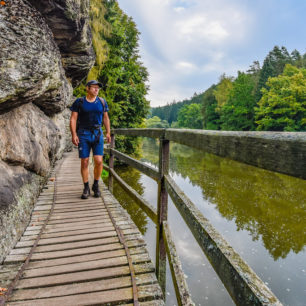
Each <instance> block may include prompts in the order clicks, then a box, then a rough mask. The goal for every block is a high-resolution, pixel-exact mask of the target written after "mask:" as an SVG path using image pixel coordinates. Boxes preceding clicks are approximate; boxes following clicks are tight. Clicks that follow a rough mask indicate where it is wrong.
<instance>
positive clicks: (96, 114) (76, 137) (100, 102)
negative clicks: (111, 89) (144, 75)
mask: <svg viewBox="0 0 306 306" xmlns="http://www.w3.org/2000/svg"><path fill="white" fill-rule="evenodd" d="M100 87H102V84H101V83H99V82H97V81H94V80H93V81H89V82H88V83H87V84H86V92H87V94H86V97H82V98H78V99H76V100H75V101H74V103H73V104H72V106H71V108H70V110H71V112H72V113H71V117H70V131H71V136H72V143H73V144H74V145H76V146H78V150H79V157H80V158H81V175H82V179H83V183H84V190H83V194H82V196H81V198H82V199H87V198H88V197H89V195H90V188H89V182H88V177H89V154H90V151H91V150H92V151H93V158H94V183H93V185H92V191H93V192H94V196H95V197H100V195H101V192H100V190H99V179H100V177H101V173H102V169H103V144H104V140H103V132H102V125H103V123H104V126H105V129H106V141H107V142H110V122H109V117H108V106H107V103H106V101H105V100H104V99H102V98H100V97H98V93H99V89H100Z"/></svg>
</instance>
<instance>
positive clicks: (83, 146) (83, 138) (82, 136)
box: [78, 128, 104, 158]
mask: <svg viewBox="0 0 306 306" xmlns="http://www.w3.org/2000/svg"><path fill="white" fill-rule="evenodd" d="M100 132H101V135H100V139H98V138H99V135H98V134H99V130H92V131H90V130H83V129H80V130H79V131H78V137H79V141H80V142H79V146H78V149H79V158H87V157H89V155H90V150H91V149H92V152H93V155H103V145H104V140H103V132H102V129H101V128H100Z"/></svg>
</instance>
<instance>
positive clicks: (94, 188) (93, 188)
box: [92, 184, 101, 198]
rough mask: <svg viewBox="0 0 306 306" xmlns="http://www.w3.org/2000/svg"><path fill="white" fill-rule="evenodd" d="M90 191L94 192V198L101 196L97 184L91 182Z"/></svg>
mask: <svg viewBox="0 0 306 306" xmlns="http://www.w3.org/2000/svg"><path fill="white" fill-rule="evenodd" d="M92 191H93V192H94V197H95V198H100V197H101V191H100V190H99V185H96V184H93V185H92Z"/></svg>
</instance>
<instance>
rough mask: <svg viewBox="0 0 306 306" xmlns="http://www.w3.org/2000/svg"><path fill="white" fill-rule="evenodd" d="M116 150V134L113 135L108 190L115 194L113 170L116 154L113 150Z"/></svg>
mask: <svg viewBox="0 0 306 306" xmlns="http://www.w3.org/2000/svg"><path fill="white" fill-rule="evenodd" d="M114 148H115V134H113V133H112V134H111V142H110V151H109V174H108V189H109V191H110V192H111V193H113V184H114V178H113V175H112V172H111V170H114V154H113V152H112V149H114Z"/></svg>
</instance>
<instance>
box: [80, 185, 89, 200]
mask: <svg viewBox="0 0 306 306" xmlns="http://www.w3.org/2000/svg"><path fill="white" fill-rule="evenodd" d="M89 195H90V189H89V187H84V190H83V193H82V195H81V199H83V200H85V199H88V197H89Z"/></svg>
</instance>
